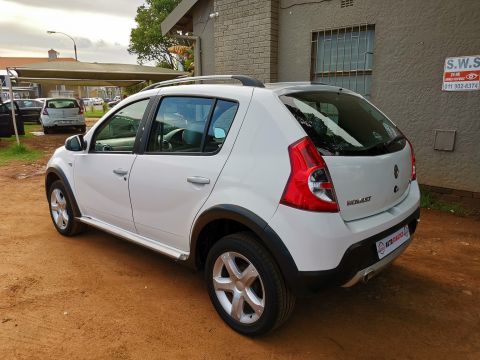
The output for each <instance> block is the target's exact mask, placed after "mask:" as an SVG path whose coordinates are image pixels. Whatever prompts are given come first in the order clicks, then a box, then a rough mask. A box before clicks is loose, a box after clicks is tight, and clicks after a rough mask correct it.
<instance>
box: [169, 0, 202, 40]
mask: <svg viewBox="0 0 480 360" xmlns="http://www.w3.org/2000/svg"><path fill="white" fill-rule="evenodd" d="M197 2H198V0H183V1H182V2H181V3H180V4H178V5H177V7H176V8H175V9H173V11H172V12H171V13H170V14H169V15H168V16H167V17H166V18H165V20H163V21H162V23H161V24H160V28H161V30H162V34H163V35H166V34H167V33H169V32H170V31H171V30H172V29H173V28H176V27H177V28H178V26H177V24H178V23H179V22H180V21H181V20H182V19H183V18H184V17H185V16H186V15H187V14H188V13H189V11H190V10H191V9H192V7H193V5H195V4H196V3H197Z"/></svg>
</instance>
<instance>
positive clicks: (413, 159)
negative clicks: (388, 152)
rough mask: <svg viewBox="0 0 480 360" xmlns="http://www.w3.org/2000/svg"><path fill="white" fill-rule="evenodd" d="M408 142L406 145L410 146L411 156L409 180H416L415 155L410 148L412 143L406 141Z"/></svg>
mask: <svg viewBox="0 0 480 360" xmlns="http://www.w3.org/2000/svg"><path fill="white" fill-rule="evenodd" d="M407 142H408V145H409V146H410V156H411V159H412V175H411V177H410V180H412V181H413V180H417V170H416V168H415V153H414V152H413V146H412V143H411V142H410V141H409V140H407Z"/></svg>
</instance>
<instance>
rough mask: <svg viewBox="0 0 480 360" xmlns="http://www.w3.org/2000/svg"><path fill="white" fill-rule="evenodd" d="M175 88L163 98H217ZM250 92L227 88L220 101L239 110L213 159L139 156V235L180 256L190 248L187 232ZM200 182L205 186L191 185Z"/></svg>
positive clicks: (135, 193)
mask: <svg viewBox="0 0 480 360" xmlns="http://www.w3.org/2000/svg"><path fill="white" fill-rule="evenodd" d="M212 90H213V89H211V87H208V86H205V85H199V86H178V87H174V88H166V89H162V91H161V93H160V94H161V95H164V96H170V95H182V96H188V95H197V96H198V94H202V96H205V97H208V96H218V87H217V89H215V91H212ZM252 92H253V90H252V88H247V87H245V88H240V89H238V88H236V89H234V90H232V89H231V87H226V88H225V91H222V93H221V97H222V98H224V99H228V100H234V101H238V103H239V108H238V110H237V113H236V115H235V120H234V121H233V124H232V127H231V128H230V131H229V133H228V136H227V138H226V140H225V143H224V144H223V146H222V148H221V149H220V151H219V152H218V153H217V154H215V155H209V154H205V155H182V154H175V155H169V154H168V153H165V154H145V155H138V157H137V159H136V161H135V164H134V166H133V169H132V176H131V177H130V185H129V186H130V197H131V202H132V209H133V216H134V219H135V226H136V228H137V231H138V233H139V234H140V235H142V236H146V237H149V238H152V239H157V240H158V241H160V242H162V243H163V244H165V245H168V246H172V247H175V248H177V249H180V250H181V251H188V250H189V247H190V240H189V235H190V228H191V226H192V224H193V222H194V219H195V216H196V215H197V213H198V211H199V210H200V208H201V207H202V205H203V204H204V203H205V201H206V200H207V198H208V196H209V195H210V193H211V191H212V189H213V188H214V186H215V183H216V181H217V178H218V176H219V174H220V172H221V170H222V167H223V166H224V164H225V162H226V161H227V158H228V156H229V154H230V151H231V150H232V147H233V144H234V142H235V139H236V135H237V133H238V131H239V129H240V127H241V125H242V121H243V118H244V117H245V114H246V113H247V109H248V106H249V103H250V99H251V97H252ZM189 177H201V178H204V179H208V180H209V182H210V183H209V184H203V185H200V184H192V183H190V182H187V178H189Z"/></svg>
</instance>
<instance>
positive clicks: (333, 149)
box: [280, 92, 405, 156]
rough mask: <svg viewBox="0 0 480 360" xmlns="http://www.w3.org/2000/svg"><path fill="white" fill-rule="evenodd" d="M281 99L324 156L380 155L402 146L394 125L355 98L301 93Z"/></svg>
mask: <svg viewBox="0 0 480 360" xmlns="http://www.w3.org/2000/svg"><path fill="white" fill-rule="evenodd" d="M280 98H281V100H282V101H283V103H284V104H285V106H286V107H287V108H288V110H290V112H291V113H292V115H293V116H294V117H295V119H296V120H297V121H298V123H299V124H300V125H301V126H302V128H303V129H304V130H305V132H306V133H307V135H308V136H309V137H310V138H311V140H312V141H313V143H314V144H315V146H316V147H317V149H318V150H319V152H320V153H321V154H323V155H361V156H364V155H379V154H385V153H389V152H394V151H398V150H401V149H403V147H404V146H405V139H404V137H403V136H402V134H401V133H400V131H399V130H398V129H397V128H396V127H395V125H394V124H393V123H392V122H391V121H390V120H388V119H387V118H386V117H385V116H384V115H383V114H382V113H380V112H379V111H378V110H377V109H375V107H373V106H372V105H370V103H368V102H367V101H365V100H364V99H362V98H360V97H358V96H355V95H350V94H344V93H337V92H302V93H294V94H289V95H284V96H281V97H280Z"/></svg>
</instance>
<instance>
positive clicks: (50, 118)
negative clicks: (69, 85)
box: [40, 98, 86, 134]
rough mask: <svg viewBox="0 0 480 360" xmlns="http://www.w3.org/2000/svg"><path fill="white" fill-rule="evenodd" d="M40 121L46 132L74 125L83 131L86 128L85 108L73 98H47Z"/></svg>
mask: <svg viewBox="0 0 480 360" xmlns="http://www.w3.org/2000/svg"><path fill="white" fill-rule="evenodd" d="M40 123H41V124H42V127H43V132H44V133H45V134H49V133H51V132H52V130H54V129H58V128H62V127H74V128H76V129H78V130H79V131H80V132H82V133H84V132H85V130H86V125H85V116H84V113H83V108H82V107H81V106H80V104H79V103H78V101H77V100H76V99H71V98H52V99H45V102H44V103H43V108H42V112H41V114H40Z"/></svg>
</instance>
